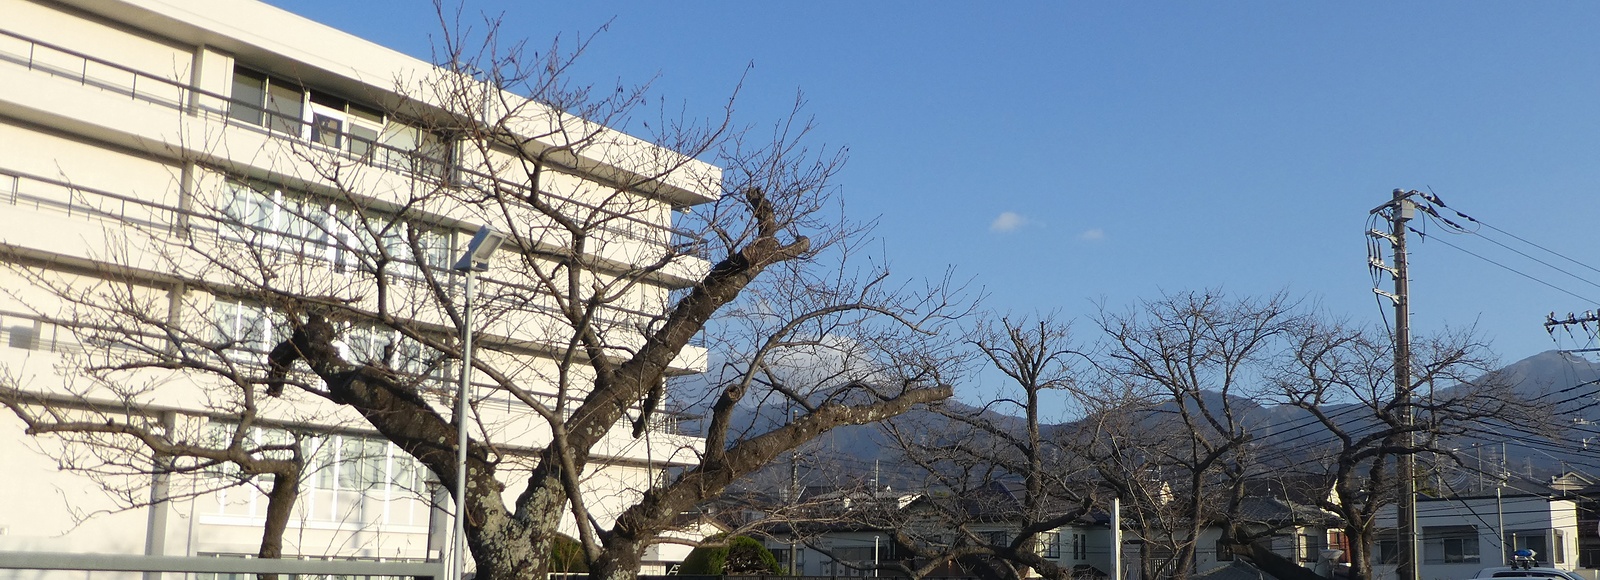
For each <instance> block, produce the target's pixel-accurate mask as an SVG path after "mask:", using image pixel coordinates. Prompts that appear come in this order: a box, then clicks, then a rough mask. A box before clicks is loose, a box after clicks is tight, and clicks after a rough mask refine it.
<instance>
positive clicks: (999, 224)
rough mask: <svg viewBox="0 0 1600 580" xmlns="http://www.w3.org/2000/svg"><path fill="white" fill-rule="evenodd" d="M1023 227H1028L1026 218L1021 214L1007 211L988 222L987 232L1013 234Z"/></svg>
mask: <svg viewBox="0 0 1600 580" xmlns="http://www.w3.org/2000/svg"><path fill="white" fill-rule="evenodd" d="M1025 225H1028V218H1025V217H1022V214H1019V213H1017V212H1014V211H1008V212H1003V213H1001V214H1000V217H997V218H994V221H992V222H989V231H991V232H1014V231H1017V230H1018V229H1019V228H1021V227H1022V226H1025Z"/></svg>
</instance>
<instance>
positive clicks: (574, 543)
mask: <svg viewBox="0 0 1600 580" xmlns="http://www.w3.org/2000/svg"><path fill="white" fill-rule="evenodd" d="M550 542H551V543H552V544H554V545H553V546H550V571H551V572H588V571H589V562H588V559H587V558H584V557H583V544H581V543H579V542H578V540H575V539H573V538H572V537H570V536H567V535H566V534H556V535H555V537H554V538H551V539H550Z"/></svg>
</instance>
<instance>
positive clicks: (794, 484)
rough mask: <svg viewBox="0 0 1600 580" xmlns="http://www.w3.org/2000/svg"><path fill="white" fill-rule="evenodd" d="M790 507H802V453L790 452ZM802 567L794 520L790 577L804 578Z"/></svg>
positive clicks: (791, 408) (791, 413) (791, 531)
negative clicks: (801, 571) (800, 568)
mask: <svg viewBox="0 0 1600 580" xmlns="http://www.w3.org/2000/svg"><path fill="white" fill-rule="evenodd" d="M794 411H795V409H794V407H793V406H790V407H789V423H791V424H792V423H794ZM789 505H790V506H791V507H793V506H797V505H800V451H799V450H798V449H790V450H789ZM799 567H800V531H799V530H798V529H796V528H795V525H794V519H793V518H791V519H790V520H789V575H790V576H804V574H801V573H800V571H799V570H798V568H799Z"/></svg>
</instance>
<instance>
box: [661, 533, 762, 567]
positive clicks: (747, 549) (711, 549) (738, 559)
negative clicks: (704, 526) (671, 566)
mask: <svg viewBox="0 0 1600 580" xmlns="http://www.w3.org/2000/svg"><path fill="white" fill-rule="evenodd" d="M721 540H722V539H721V538H716V537H712V538H706V540H705V541H706V544H707V545H703V546H700V547H698V548H695V549H694V551H692V552H689V557H687V558H684V560H683V566H681V567H679V569H678V573H679V574H683V575H691V574H694V575H699V574H707V575H718V574H731V575H755V574H777V573H778V558H777V557H776V556H773V555H772V550H768V549H767V547H766V546H763V545H761V542H759V541H756V540H755V539H754V538H750V537H746V536H734V537H733V538H731V539H728V540H727V541H726V542H723V541H721ZM711 544H716V545H711Z"/></svg>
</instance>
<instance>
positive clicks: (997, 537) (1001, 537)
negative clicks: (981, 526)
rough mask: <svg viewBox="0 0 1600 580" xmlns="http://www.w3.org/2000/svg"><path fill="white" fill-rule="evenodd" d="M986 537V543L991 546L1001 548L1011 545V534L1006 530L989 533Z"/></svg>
mask: <svg viewBox="0 0 1600 580" xmlns="http://www.w3.org/2000/svg"><path fill="white" fill-rule="evenodd" d="M985 536H986V541H988V542H989V545H990V546H994V547H996V548H1000V547H1005V546H1010V545H1011V532H1007V531H1005V530H995V531H992V532H988V533H987V534H985Z"/></svg>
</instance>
